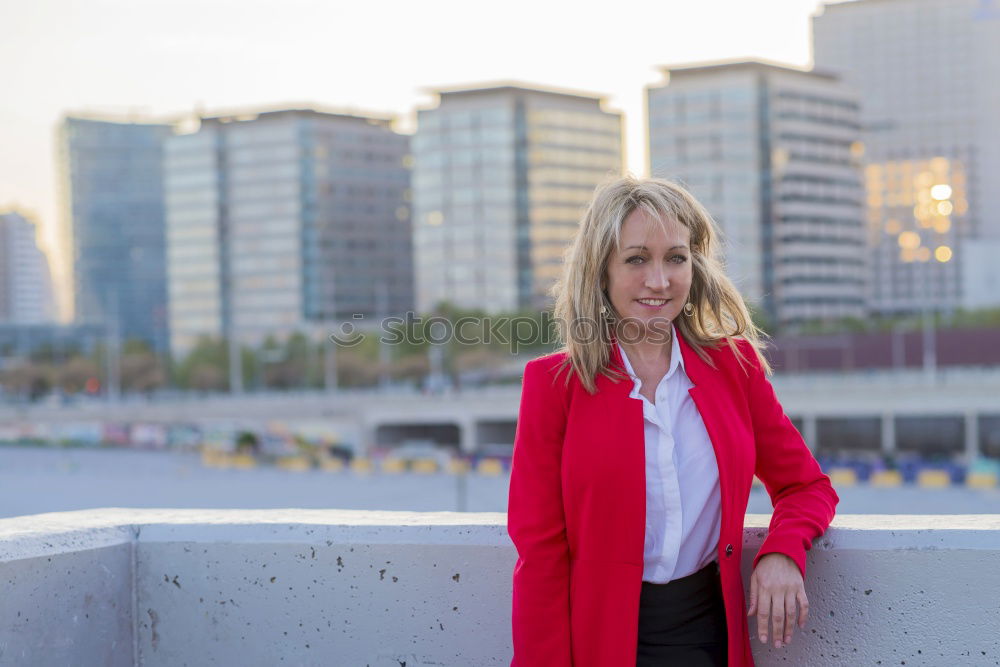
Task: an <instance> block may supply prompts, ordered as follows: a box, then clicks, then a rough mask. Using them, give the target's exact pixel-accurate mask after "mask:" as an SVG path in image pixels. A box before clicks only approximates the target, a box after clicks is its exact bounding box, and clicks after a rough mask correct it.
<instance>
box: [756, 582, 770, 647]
mask: <svg viewBox="0 0 1000 667" xmlns="http://www.w3.org/2000/svg"><path fill="white" fill-rule="evenodd" d="M770 622H771V595H770V593H768V592H767V591H762V592H760V597H758V598H757V635H758V636H759V637H760V641H761V643H762V644H766V643H767V631H768V626H769V625H770Z"/></svg>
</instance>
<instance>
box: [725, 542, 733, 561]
mask: <svg viewBox="0 0 1000 667" xmlns="http://www.w3.org/2000/svg"><path fill="white" fill-rule="evenodd" d="M732 555H733V545H732V544H727V545H726V558H729V557H730V556H732Z"/></svg>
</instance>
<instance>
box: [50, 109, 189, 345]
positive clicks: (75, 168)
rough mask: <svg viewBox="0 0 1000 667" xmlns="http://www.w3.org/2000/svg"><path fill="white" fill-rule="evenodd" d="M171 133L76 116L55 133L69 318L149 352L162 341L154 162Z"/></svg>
mask: <svg viewBox="0 0 1000 667" xmlns="http://www.w3.org/2000/svg"><path fill="white" fill-rule="evenodd" d="M171 133H172V128H171V126H170V125H159V124H146V123H129V122H112V121H107V120H92V119H87V118H76V117H68V118H66V119H65V120H64V121H63V123H62V125H61V127H60V132H59V147H60V166H61V170H62V181H63V196H64V201H63V227H62V230H61V236H62V243H63V244H64V247H65V248H67V249H69V253H68V255H69V257H68V259H69V262H70V264H71V268H70V271H69V272H68V275H71V276H72V292H73V315H74V319H75V321H76V322H78V323H82V324H98V325H101V324H103V325H105V326H106V327H107V328H108V330H109V331H116V332H117V333H118V335H119V336H120V337H121V338H122V339H125V340H127V339H132V338H134V339H140V340H144V341H146V342H148V343H149V344H150V345H152V346H153V347H154V348H155V349H157V350H163V349H165V347H166V345H167V342H168V334H167V331H168V330H167V285H166V282H167V281H166V256H165V239H164V219H163V211H164V202H163V168H162V162H163V142H164V140H165V139H166V138H167V137H168V136H170V134H171Z"/></svg>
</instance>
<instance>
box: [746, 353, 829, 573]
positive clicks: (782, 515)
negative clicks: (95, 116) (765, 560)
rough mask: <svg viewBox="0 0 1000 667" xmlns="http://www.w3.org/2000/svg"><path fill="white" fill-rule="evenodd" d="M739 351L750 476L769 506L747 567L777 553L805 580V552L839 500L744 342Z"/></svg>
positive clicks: (755, 357)
mask: <svg viewBox="0 0 1000 667" xmlns="http://www.w3.org/2000/svg"><path fill="white" fill-rule="evenodd" d="M744 343H745V342H744ZM743 350H744V356H746V357H748V358H749V359H750V360H751V362H752V366H753V368H752V370H751V371H750V377H749V379H748V389H747V402H748V404H749V407H750V417H751V421H752V424H753V431H754V440H755V443H756V447H757V463H756V467H755V470H754V472H755V473H756V475H757V477H758V478H759V479H760V481H761V482H763V483H764V488H766V489H767V493H768V495H770V497H771V504H772V505H773V506H774V512H773V513H772V515H771V523H770V526H769V527H768V532H767V537H766V538H765V539H764V543H763V544H762V545H761V547H760V551H759V552H757V556H756V557H755V558H754V561H753V566H754V567H757V562H758V561H759V560H760V559H761V557H762V556H765V555H766V554H769V553H782V554H785V555H786V556H788V557H790V558H791V559H792V560H793V561H795V563H796V565H798V566H799V570H800V571H801V572H802V576H803V577H805V574H806V551H808V550H809V548H810V547H811V546H812V541H813V540H814V539H815V538H817V537H819V536H820V535H822V534H823V533H824V532H825V531H826V529H827V528H828V527H829V525H830V522H831V521H832V520H833V515H834V513H835V508H836V506H837V503H838V502H839V500H840V498H838V497H837V493H836V491H834V490H833V485H832V484H830V478H829V477H828V476H827V475H825V474H823V471H822V470H821V469H820V467H819V463H817V462H816V459H815V458H814V457H813V455H812V452H810V451H809V448H808V447H807V446H806V443H805V440H803V439H802V435H801V434H800V433H799V431H798V429H796V428H795V426H794V425H793V424H792V421H791V419H789V418H788V416H787V415H786V414H785V411H784V409H783V408H782V407H781V404H780V403H779V402H778V397H777V396H776V395H775V393H774V388H773V387H772V386H771V383H770V381H768V379H767V376H766V375H765V373H764V370H763V368H762V367H761V366H760V361H759V360H758V359H757V356H756V353H755V352H754V351H753V348H752V347H751V346H750V344H749V343H745V344H744V347H743Z"/></svg>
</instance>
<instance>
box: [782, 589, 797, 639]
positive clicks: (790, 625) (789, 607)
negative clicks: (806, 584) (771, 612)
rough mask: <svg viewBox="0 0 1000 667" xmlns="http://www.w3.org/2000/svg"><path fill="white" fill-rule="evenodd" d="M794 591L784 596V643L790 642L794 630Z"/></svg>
mask: <svg viewBox="0 0 1000 667" xmlns="http://www.w3.org/2000/svg"><path fill="white" fill-rule="evenodd" d="M795 617H796V613H795V591H789V592H788V593H786V594H785V632H784V636H785V643H786V644H789V643H791V641H792V631H793V630H794V629H795Z"/></svg>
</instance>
